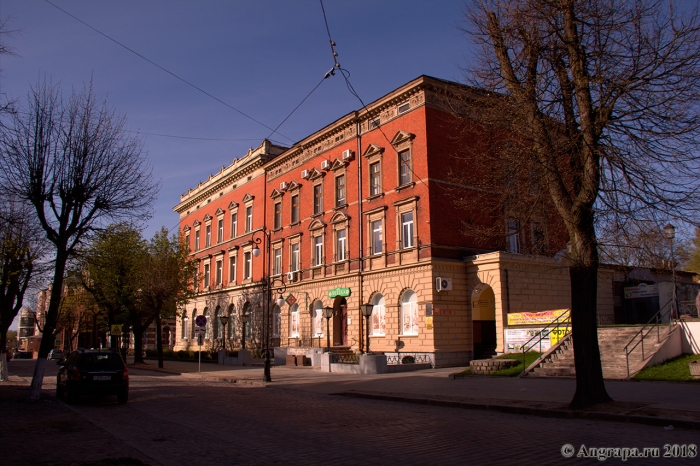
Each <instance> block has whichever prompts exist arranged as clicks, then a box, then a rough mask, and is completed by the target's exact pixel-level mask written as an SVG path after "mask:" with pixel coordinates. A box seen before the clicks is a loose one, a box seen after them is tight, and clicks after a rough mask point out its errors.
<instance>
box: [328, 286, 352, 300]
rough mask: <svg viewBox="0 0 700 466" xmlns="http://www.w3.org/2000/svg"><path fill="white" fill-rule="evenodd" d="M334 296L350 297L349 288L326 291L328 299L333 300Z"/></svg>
mask: <svg viewBox="0 0 700 466" xmlns="http://www.w3.org/2000/svg"><path fill="white" fill-rule="evenodd" d="M336 296H343V297H347V296H350V288H333V289H332V290H328V297H329V298H335V297H336Z"/></svg>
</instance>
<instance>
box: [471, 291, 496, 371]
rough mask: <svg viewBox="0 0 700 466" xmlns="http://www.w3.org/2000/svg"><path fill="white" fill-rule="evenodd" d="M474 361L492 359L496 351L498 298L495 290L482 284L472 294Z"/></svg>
mask: <svg viewBox="0 0 700 466" xmlns="http://www.w3.org/2000/svg"><path fill="white" fill-rule="evenodd" d="M472 326H473V328H472V331H473V339H474V340H473V341H474V359H478V358H484V357H490V356H492V355H494V354H495V351H496V345H497V340H496V297H495V295H494V294H493V289H492V288H491V287H490V286H488V285H485V284H483V283H482V284H480V285H478V286H477V287H476V288H474V291H473V292H472Z"/></svg>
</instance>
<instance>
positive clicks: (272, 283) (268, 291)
mask: <svg viewBox="0 0 700 466" xmlns="http://www.w3.org/2000/svg"><path fill="white" fill-rule="evenodd" d="M258 231H262V233H263V235H265V238H266V239H267V245H266V251H267V275H265V273H264V272H265V269H264V267H263V284H264V285H265V303H266V304H265V313H264V314H263V331H264V332H265V334H264V338H265V369H264V371H263V381H265V382H272V376H271V375H270V366H271V364H272V363H271V361H270V303H271V301H272V291H273V289H274V290H275V293H279V298H277V301H276V303H277V305H278V306H279V307H280V308H281V307H282V306H283V305H284V303H285V300H284V298H283V297H282V293H284V292H285V291H287V286H286V285H285V284H284V282H283V281H282V280H280V279H278V278H275V279H272V278H271V277H270V271H271V270H272V269H271V264H270V260H271V257H270V233H271V232H268V231H265V230H258ZM255 233H257V231H256V232H255ZM255 233H254V234H253V243H255V244H254V246H253V251H252V253H253V256H254V257H258V256H260V248H259V247H258V245H259V244H260V243H262V239H261V238H256V237H255Z"/></svg>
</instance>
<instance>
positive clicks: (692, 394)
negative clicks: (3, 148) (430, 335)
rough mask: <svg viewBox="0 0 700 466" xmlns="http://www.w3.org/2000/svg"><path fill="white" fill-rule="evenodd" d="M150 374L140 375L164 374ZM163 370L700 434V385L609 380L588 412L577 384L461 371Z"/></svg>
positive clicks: (168, 366) (172, 364)
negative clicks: (576, 399)
mask: <svg viewBox="0 0 700 466" xmlns="http://www.w3.org/2000/svg"><path fill="white" fill-rule="evenodd" d="M147 362H148V365H149V366H150V367H147V368H137V367H133V369H134V370H144V369H146V370H158V369H157V361H152V360H149V361H147ZM164 365H165V368H164V370H165V371H168V373H177V374H181V375H182V376H183V377H187V378H201V379H204V380H207V381H211V382H213V383H238V384H241V385H252V386H265V387H268V388H276V389H293V390H302V391H308V392H314V393H319V394H336V395H344V396H353V397H362V398H375V399H382V400H389V401H401V402H410V403H421V404H433V405H441V406H451V407H460V408H466V409H488V410H495V411H501V412H511V413H519V414H531V415H539V416H547V417H568V418H583V419H598V420H610V421H620V422H635V423H642V424H653V425H663V426H668V425H673V426H674V427H676V428H678V427H684V428H692V429H700V383H670V382H635V381H606V382H605V385H606V388H607V390H608V394H610V396H611V397H612V398H613V400H615V403H610V404H604V405H599V406H595V407H593V408H591V409H589V410H586V411H571V410H569V409H568V408H567V406H568V403H569V402H570V401H571V399H572V398H573V395H574V392H575V389H576V383H575V381H574V380H573V379H544V378H537V379H534V378H533V379H527V378H523V379H521V378H518V377H483V376H482V377H480V376H471V377H465V378H462V379H453V378H451V377H450V374H452V373H454V372H459V371H460V370H461V369H459V368H444V369H432V370H425V371H416V372H407V373H399V374H377V375H353V374H334V373H327V372H321V371H319V370H317V369H313V368H310V367H303V368H302V367H289V366H279V367H275V366H273V367H272V370H271V375H272V382H270V383H264V382H263V380H262V377H263V370H262V367H234V366H219V365H216V364H202V369H201V370H202V372H201V373H198V372H197V363H191V362H184V361H165V364H164Z"/></svg>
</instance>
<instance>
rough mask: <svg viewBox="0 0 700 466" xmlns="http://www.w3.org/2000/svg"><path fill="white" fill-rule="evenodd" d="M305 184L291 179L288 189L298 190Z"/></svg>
mask: <svg viewBox="0 0 700 466" xmlns="http://www.w3.org/2000/svg"><path fill="white" fill-rule="evenodd" d="M302 186H303V185H302V184H301V183H297V182H296V181H290V182H289V186H288V187H287V191H296V190H298V189H300V188H301V187H302Z"/></svg>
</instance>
